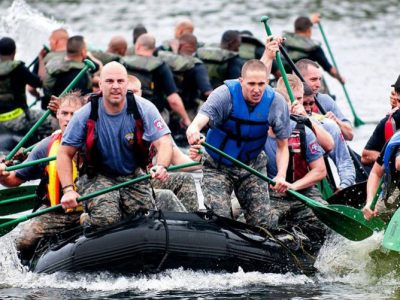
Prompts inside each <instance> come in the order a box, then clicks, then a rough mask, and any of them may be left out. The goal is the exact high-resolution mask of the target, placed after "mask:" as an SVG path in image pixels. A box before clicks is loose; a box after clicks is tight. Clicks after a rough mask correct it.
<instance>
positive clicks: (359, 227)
mask: <svg viewBox="0 0 400 300" xmlns="http://www.w3.org/2000/svg"><path fill="white" fill-rule="evenodd" d="M313 212H314V214H315V215H316V216H317V217H318V219H319V220H320V221H321V222H323V223H324V224H325V225H327V226H328V227H329V228H331V229H333V230H334V231H336V232H337V233H339V234H340V235H342V236H344V237H345V238H347V239H349V240H351V241H362V240H364V239H366V238H368V237H370V236H371V235H372V234H373V231H372V229H370V228H369V227H367V226H364V225H363V224H362V223H360V222H358V221H357V220H354V219H352V218H349V217H348V216H347V215H344V214H342V213H341V212H339V211H337V210H334V209H327V207H323V208H322V207H314V208H313Z"/></svg>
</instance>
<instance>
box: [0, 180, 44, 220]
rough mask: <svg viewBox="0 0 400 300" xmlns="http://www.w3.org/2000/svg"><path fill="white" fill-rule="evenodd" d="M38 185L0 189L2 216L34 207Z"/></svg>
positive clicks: (0, 212) (0, 214)
mask: <svg viewBox="0 0 400 300" xmlns="http://www.w3.org/2000/svg"><path fill="white" fill-rule="evenodd" d="M36 189H37V186H36V185H26V186H20V187H15V188H10V189H4V190H0V216H6V215H10V214H15V213H19V212H23V211H26V210H29V209H32V208H33V206H34V204H35V199H36V194H35V191H36Z"/></svg>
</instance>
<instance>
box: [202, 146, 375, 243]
mask: <svg viewBox="0 0 400 300" xmlns="http://www.w3.org/2000/svg"><path fill="white" fill-rule="evenodd" d="M202 144H203V145H204V146H205V147H206V148H208V149H210V150H211V151H214V152H216V153H217V154H219V155H221V156H222V157H224V158H226V159H228V160H230V161H231V162H233V163H234V164H235V165H237V166H239V167H241V168H243V169H245V170H247V171H249V172H250V173H251V174H253V175H255V176H257V177H259V178H261V179H263V180H265V181H267V182H269V183H271V184H273V185H274V184H275V182H274V181H273V180H272V179H270V178H268V177H267V176H266V175H264V174H262V173H260V172H258V171H257V170H254V169H253V168H251V167H249V166H248V165H246V164H244V163H242V162H241V161H239V160H237V159H235V158H233V157H231V156H229V155H228V154H226V153H225V152H223V151H221V150H219V149H218V148H215V147H214V146H212V145H210V144H208V143H206V142H202ZM287 193H289V194H290V195H292V196H294V197H296V198H297V199H299V200H300V201H302V202H303V203H304V204H305V205H307V206H308V207H310V208H311V209H312V210H313V212H314V214H315V215H316V216H317V217H318V218H319V220H320V221H321V222H323V223H324V224H325V225H327V226H328V227H330V228H331V229H333V230H334V231H336V232H337V233H339V234H341V235H343V236H344V237H346V238H348V239H349V240H352V241H361V240H364V239H366V238H367V237H369V236H371V235H372V233H373V230H372V229H371V228H370V227H369V226H366V225H365V222H361V221H360V220H359V217H360V216H359V212H360V211H359V210H357V209H355V208H352V207H347V209H346V210H345V211H343V212H342V211H338V210H336V209H334V208H331V207H330V206H329V205H324V204H322V203H319V202H317V201H315V200H313V199H311V198H308V197H306V196H304V195H302V194H300V193H298V192H296V191H294V190H290V189H289V190H288V191H287ZM362 219H364V217H363V216H362ZM371 227H372V226H371Z"/></svg>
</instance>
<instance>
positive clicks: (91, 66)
mask: <svg viewBox="0 0 400 300" xmlns="http://www.w3.org/2000/svg"><path fill="white" fill-rule="evenodd" d="M83 62H84V63H85V67H84V68H83V69H82V70H81V71H80V72H79V73H78V75H76V77H75V78H74V80H72V81H71V83H70V84H69V85H68V86H67V87H66V88H65V90H64V91H63V92H62V93H61V94H60V95H59V97H62V96H64V95H65V94H66V93H68V92H69V91H70V90H71V89H72V88H73V87H74V86H75V85H76V84H77V83H78V81H79V80H80V79H81V77H82V76H83V75H84V74H85V73H86V71H87V70H89V69H92V70H94V69H95V68H96V66H95V65H94V63H93V62H92V61H90V60H88V59H85V60H84V61H83ZM50 112H51V111H50V110H49V109H48V110H46V112H45V113H44V114H43V115H42V116H41V118H40V119H39V120H38V121H37V122H36V123H35V125H33V126H32V128H31V129H30V130H29V131H28V133H27V134H26V135H25V136H24V137H23V138H22V139H21V141H20V142H19V143H18V144H17V145H16V146H15V148H14V149H13V150H11V152H10V153H8V155H7V156H6V160H10V159H11V158H12V157H13V156H14V155H15V153H17V151H18V150H19V149H20V148H21V147H22V146H23V145H24V144H25V143H26V141H27V140H28V139H29V138H30V137H31V136H32V134H33V133H34V132H35V131H36V129H37V128H38V127H39V126H40V125H41V124H42V123H43V122H44V120H46V119H47V117H48V116H49V115H50Z"/></svg>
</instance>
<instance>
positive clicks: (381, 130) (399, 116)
mask: <svg viewBox="0 0 400 300" xmlns="http://www.w3.org/2000/svg"><path fill="white" fill-rule="evenodd" d="M392 117H393V119H394V121H395V123H396V129H398V128H400V110H396V111H395V112H394V113H393V114H392ZM388 118H389V115H387V116H385V117H384V118H383V119H382V120H380V121H379V123H378V125H376V127H375V130H374V132H373V133H372V135H371V137H370V138H369V140H368V142H367V144H366V145H365V149H366V150H374V151H379V152H380V151H381V150H382V148H383V146H384V145H385V143H386V140H385V123H386V121H387V119H388ZM396 129H395V131H396Z"/></svg>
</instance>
